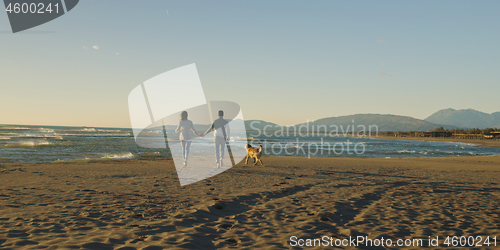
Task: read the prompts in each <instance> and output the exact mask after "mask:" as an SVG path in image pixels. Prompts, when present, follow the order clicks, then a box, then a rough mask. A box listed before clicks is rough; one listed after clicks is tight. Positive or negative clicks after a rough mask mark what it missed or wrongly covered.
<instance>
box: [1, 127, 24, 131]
mask: <svg viewBox="0 0 500 250" xmlns="http://www.w3.org/2000/svg"><path fill="white" fill-rule="evenodd" d="M29 129H30V128H26V127H0V130H29Z"/></svg>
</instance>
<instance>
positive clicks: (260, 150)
mask: <svg viewBox="0 0 500 250" xmlns="http://www.w3.org/2000/svg"><path fill="white" fill-rule="evenodd" d="M259 147H260V148H259V152H262V144H260V145H259Z"/></svg>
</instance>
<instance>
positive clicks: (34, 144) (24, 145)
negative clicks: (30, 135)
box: [5, 140, 54, 148]
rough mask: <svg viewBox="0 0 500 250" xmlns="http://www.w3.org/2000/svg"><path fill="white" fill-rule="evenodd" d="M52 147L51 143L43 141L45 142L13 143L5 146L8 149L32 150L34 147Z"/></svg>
mask: <svg viewBox="0 0 500 250" xmlns="http://www.w3.org/2000/svg"><path fill="white" fill-rule="evenodd" d="M52 145H54V144H53V143H52V142H49V141H45V140H39V141H36V140H34V141H18V142H15V143H9V144H7V145H5V147H8V148H18V147H22V148H34V147H49V146H52Z"/></svg>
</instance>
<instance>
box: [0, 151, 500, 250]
mask: <svg viewBox="0 0 500 250" xmlns="http://www.w3.org/2000/svg"><path fill="white" fill-rule="evenodd" d="M263 161H264V163H265V166H264V167H260V166H243V165H241V164H240V165H238V166H237V167H234V168H232V169H230V170H228V171H226V172H224V173H222V174H220V175H217V176H214V177H211V178H209V179H207V180H203V181H200V182H197V183H194V184H190V185H187V186H184V187H180V185H179V182H178V179H177V176H176V172H175V168H174V165H173V162H172V161H171V160H121V161H112V160H109V161H95V162H67V163H64V162H61V163H50V164H32V165H3V166H0V183H1V185H0V249H149V250H152V249H218V248H222V249H224V248H233V249H290V248H293V247H291V246H290V243H291V241H290V237H291V236H297V237H298V238H319V237H322V236H325V235H326V236H330V237H333V238H334V239H337V238H339V239H343V238H348V237H349V236H369V237H370V238H380V237H385V238H391V239H398V238H412V239H413V238H423V239H428V237H429V236H432V237H436V236H439V237H440V238H441V237H442V236H448V235H450V236H476V235H482V236H491V237H493V236H497V238H498V236H500V228H499V227H498V225H499V224H500V218H499V213H498V211H499V210H498V208H499V207H500V181H499V180H500V157H499V156H485V157H448V158H411V159H369V158H364V159H335V158H314V159H309V160H308V159H307V158H294V157H263ZM424 242H425V241H424ZM346 248H347V249H349V248H350V247H346ZM360 248H364V247H360ZM490 248H491V249H493V248H495V247H490ZM368 249H377V248H368ZM392 249H397V248H396V247H393V248H392ZM405 249H415V248H411V247H407V248H405Z"/></svg>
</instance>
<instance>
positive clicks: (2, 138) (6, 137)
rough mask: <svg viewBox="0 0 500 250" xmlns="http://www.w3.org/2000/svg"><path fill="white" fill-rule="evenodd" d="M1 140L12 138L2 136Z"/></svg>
mask: <svg viewBox="0 0 500 250" xmlns="http://www.w3.org/2000/svg"><path fill="white" fill-rule="evenodd" d="M0 140H10V137H4V136H0Z"/></svg>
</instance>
